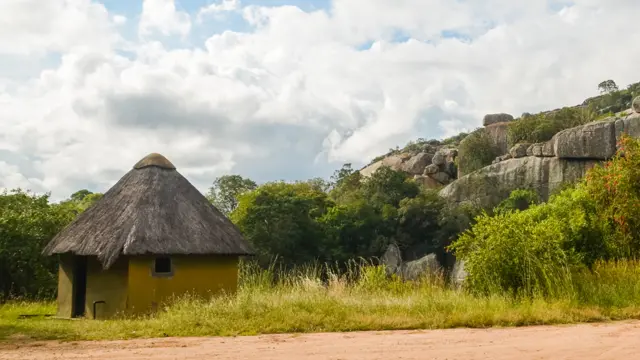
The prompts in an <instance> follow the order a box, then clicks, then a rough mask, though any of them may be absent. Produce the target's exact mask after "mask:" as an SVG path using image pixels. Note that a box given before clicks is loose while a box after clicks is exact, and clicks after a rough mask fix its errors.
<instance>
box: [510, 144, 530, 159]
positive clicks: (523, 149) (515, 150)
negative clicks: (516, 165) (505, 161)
mask: <svg viewBox="0 0 640 360" xmlns="http://www.w3.org/2000/svg"><path fill="white" fill-rule="evenodd" d="M529 146H531V144H524V143H523V144H516V145H514V146H513V147H512V148H511V149H510V150H509V155H511V157H512V158H513V159H518V158H522V157H525V156H527V149H528V148H529Z"/></svg>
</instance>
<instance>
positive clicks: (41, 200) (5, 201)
mask: <svg viewBox="0 0 640 360" xmlns="http://www.w3.org/2000/svg"><path fill="white" fill-rule="evenodd" d="M74 210H75V207H74V205H73V203H72V202H66V203H62V204H51V203H49V195H48V194H45V195H35V194H31V193H28V192H24V191H22V190H20V189H17V190H14V191H11V192H6V191H5V192H2V193H0V301H2V300H6V299H7V298H11V297H27V298H36V297H39V298H42V297H45V298H46V297H51V296H53V295H54V294H55V288H56V259H55V258H54V257H45V256H42V254H41V252H42V249H43V248H44V246H45V245H46V244H47V243H48V242H49V241H50V240H51V239H52V238H53V237H54V236H55V235H56V234H57V233H58V232H59V231H60V230H62V229H63V228H64V227H65V226H67V225H68V224H69V223H70V222H71V221H72V220H73V219H74V218H75V216H76V212H75V211H74Z"/></svg>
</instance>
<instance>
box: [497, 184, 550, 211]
mask: <svg viewBox="0 0 640 360" xmlns="http://www.w3.org/2000/svg"><path fill="white" fill-rule="evenodd" d="M539 202H540V196H539V195H538V193H537V192H536V191H535V190H531V189H518V190H514V191H512V192H511V194H509V197H508V198H506V199H504V200H503V201H502V202H500V204H498V206H496V208H495V209H494V211H495V212H496V213H507V212H510V211H523V210H526V209H528V208H529V206H531V205H535V204H538V203H539Z"/></svg>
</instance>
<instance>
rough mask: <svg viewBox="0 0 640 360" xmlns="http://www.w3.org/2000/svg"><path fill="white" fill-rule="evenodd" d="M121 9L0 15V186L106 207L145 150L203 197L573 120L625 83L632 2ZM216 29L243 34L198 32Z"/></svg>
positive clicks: (67, 2)
mask: <svg viewBox="0 0 640 360" xmlns="http://www.w3.org/2000/svg"><path fill="white" fill-rule="evenodd" d="M123 1H124V0H123ZM258 3H260V2H258ZM283 3H286V2H284V1H283ZM123 4H124V3H123ZM126 10H127V11H124V12H123V11H122V9H120V10H114V9H111V8H109V7H107V6H105V5H104V4H101V3H99V2H97V1H89V0H48V1H46V2H43V1H37V0H28V1H24V0H8V1H2V2H0V108H1V109H2V111H0V188H15V187H22V188H25V189H31V190H33V191H36V192H47V191H50V192H51V193H52V195H53V197H54V199H61V198H64V197H67V196H68V195H69V194H71V193H72V192H74V191H76V190H78V189H82V188H88V189H90V190H93V191H105V190H106V189H107V188H108V187H110V186H111V185H112V184H113V183H114V181H116V180H117V179H118V178H120V177H121V176H122V175H123V174H124V173H125V172H126V171H128V170H129V169H130V168H131V166H132V165H133V164H134V163H135V162H136V161H137V160H139V159H140V158H142V157H143V156H144V155H146V154H147V153H150V152H160V153H162V154H164V155H166V156H167V157H168V158H169V159H170V160H171V161H172V162H173V163H174V164H175V165H176V166H177V167H178V170H179V171H180V172H181V173H183V174H184V175H186V176H187V177H188V178H189V179H190V181H191V182H192V183H194V185H196V186H197V187H199V188H200V189H201V190H203V191H204V190H205V189H206V187H208V186H209V185H210V183H211V182H212V181H213V179H214V178H215V177H216V176H220V175H224V174H230V173H237V174H241V175H243V176H248V177H250V178H252V179H254V180H256V181H258V182H264V181H269V180H279V179H284V180H293V179H306V178H310V177H316V176H320V177H328V176H329V175H330V174H331V173H332V171H333V170H334V169H336V168H338V167H340V166H341V164H342V163H345V162H352V163H353V164H354V165H356V166H358V165H362V164H363V163H366V162H367V161H368V160H370V159H371V158H372V157H374V156H376V155H379V154H381V153H383V152H385V151H386V150H388V149H389V148H391V147H395V146H396V145H403V144H404V143H406V142H407V141H409V140H413V139H416V138H419V137H422V138H439V137H445V136H450V135H453V134H455V133H457V132H459V131H461V130H471V129H473V128H475V127H477V126H480V124H481V119H482V116H483V115H484V114H485V113H490V112H509V113H512V114H514V115H519V114H520V113H522V112H525V111H526V112H535V111H540V110H545V109H549V108H556V107H559V106H564V105H571V104H577V103H579V102H581V101H582V100H583V99H584V98H586V97H589V96H592V95H594V94H595V93H596V92H597V84H598V83H599V82H600V81H602V80H605V79H614V80H615V81H616V82H618V84H619V85H621V86H624V85H626V84H628V83H631V82H636V81H638V80H640V79H638V76H639V75H638V74H637V71H636V69H635V68H636V67H637V65H636V64H637V61H638V60H639V59H640V47H638V46H636V45H635V44H637V43H638V40H640V39H639V38H640V32H638V31H637V26H636V16H637V14H639V13H640V2H638V1H637V0H576V1H571V2H570V1H553V0H528V1H526V2H525V1H512V0H487V1H483V2H471V1H456V2H453V1H450V0H428V1H426V0H398V1H394V2H393V5H392V4H391V2H389V1H386V0H366V1H365V0H334V1H333V2H331V5H330V7H329V8H325V9H321V10H315V11H303V10H301V9H300V8H298V7H296V6H292V5H286V4H285V5H279V6H271V7H267V6H257V5H252V4H244V3H242V2H241V1H237V0H224V1H217V2H215V3H210V2H208V3H203V4H202V6H201V7H200V8H198V9H196V10H194V11H191V10H190V9H186V8H185V7H184V6H183V4H181V2H180V1H173V0H144V2H143V4H142V7H141V8H139V9H134V8H131V9H126ZM222 23H225V24H230V25H229V26H228V28H230V29H234V28H235V29H243V30H242V31H240V30H237V31H231V30H225V29H222V30H221V31H218V30H212V29H216V28H219V25H220V24H222Z"/></svg>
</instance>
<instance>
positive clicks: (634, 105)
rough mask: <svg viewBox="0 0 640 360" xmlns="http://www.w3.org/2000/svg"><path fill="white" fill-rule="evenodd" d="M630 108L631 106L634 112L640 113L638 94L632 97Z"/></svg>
mask: <svg viewBox="0 0 640 360" xmlns="http://www.w3.org/2000/svg"><path fill="white" fill-rule="evenodd" d="M631 108H633V111H635V112H636V113H640V96H636V98H635V99H633V102H632V103H631Z"/></svg>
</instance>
